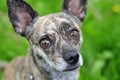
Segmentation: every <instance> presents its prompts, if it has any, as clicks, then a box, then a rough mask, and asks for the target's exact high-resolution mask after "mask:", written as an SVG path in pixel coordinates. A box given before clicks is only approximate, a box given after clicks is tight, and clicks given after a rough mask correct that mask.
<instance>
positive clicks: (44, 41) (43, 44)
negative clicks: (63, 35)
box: [40, 39, 50, 47]
mask: <svg viewBox="0 0 120 80" xmlns="http://www.w3.org/2000/svg"><path fill="white" fill-rule="evenodd" d="M40 46H41V47H49V46H50V40H48V39H42V40H41V41H40Z"/></svg>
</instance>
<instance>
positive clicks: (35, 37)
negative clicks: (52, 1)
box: [3, 0, 87, 80]
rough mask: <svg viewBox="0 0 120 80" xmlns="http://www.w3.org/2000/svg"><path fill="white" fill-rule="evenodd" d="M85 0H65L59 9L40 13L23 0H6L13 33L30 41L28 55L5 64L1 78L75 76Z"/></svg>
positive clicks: (69, 79)
mask: <svg viewBox="0 0 120 80" xmlns="http://www.w3.org/2000/svg"><path fill="white" fill-rule="evenodd" d="M86 5H87V0H64V1H63V6H62V9H63V10H62V12H60V13H56V14H49V15H46V16H39V15H38V13H37V12H36V11H35V10H34V9H33V8H32V7H31V6H30V5H29V4H28V3H26V2H25V1H23V0H7V7H8V15H9V19H10V22H11V23H12V26H13V28H14V30H15V32H16V33H18V34H19V35H21V36H22V37H25V38H26V39H27V40H28V42H29V45H30V47H29V51H28V54H27V56H24V57H17V58H15V59H13V61H11V63H10V64H9V65H8V66H7V67H6V69H5V73H4V77H3V80H78V76H79V69H80V67H81V66H82V65H83V59H82V55H81V54H80V47H81V44H82V32H81V26H82V22H83V20H84V18H85V16H86Z"/></svg>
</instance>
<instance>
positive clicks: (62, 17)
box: [34, 13, 79, 34]
mask: <svg viewBox="0 0 120 80" xmlns="http://www.w3.org/2000/svg"><path fill="white" fill-rule="evenodd" d="M61 23H68V24H70V25H73V26H74V27H77V28H78V29H79V25H78V24H77V23H76V22H75V21H73V19H72V18H71V17H70V16H68V15H67V14H65V13H57V14H50V15H47V16H43V17H38V18H37V21H36V22H35V23H34V28H35V29H36V31H37V32H39V33H40V34H42V33H45V32H46V31H47V32H51V33H52V32H54V31H57V32H59V31H58V30H59V28H60V24H61Z"/></svg>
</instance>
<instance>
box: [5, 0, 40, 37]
mask: <svg viewBox="0 0 120 80" xmlns="http://www.w3.org/2000/svg"><path fill="white" fill-rule="evenodd" d="M7 7H8V15H9V18H10V21H11V23H12V25H13V28H14V30H15V31H16V32H17V33H18V34H20V35H22V36H26V34H25V31H26V28H27V27H28V26H30V24H31V22H32V21H33V19H34V18H35V17H37V16H38V14H37V13H36V12H35V11H34V10H33V9H32V7H31V6H30V5H29V4H27V3H26V2H25V1H23V0H7Z"/></svg>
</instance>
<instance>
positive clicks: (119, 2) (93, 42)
mask: <svg viewBox="0 0 120 80" xmlns="http://www.w3.org/2000/svg"><path fill="white" fill-rule="evenodd" d="M26 1H27V2H28V3H30V4H31V5H32V6H33V7H34V8H35V9H36V10H37V11H38V12H39V13H40V15H42V16H43V15H46V14H50V13H56V12H60V11H61V5H62V0H26ZM88 1H89V2H88V13H87V17H86V19H85V21H84V23H83V27H82V32H83V39H84V41H83V45H82V49H81V53H82V55H83V59H84V65H83V66H82V67H81V71H80V72H81V73H80V78H79V79H80V80H120V0H88ZM27 49H28V42H27V41H26V39H24V38H22V37H20V36H19V35H17V34H16V33H15V32H14V30H13V28H12V26H11V24H10V22H9V19H8V15H7V8H6V0H0V60H1V61H10V60H11V59H13V58H14V57H16V56H18V55H26V53H27ZM2 73H3V72H0V77H2ZM0 79H1V78H0Z"/></svg>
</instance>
